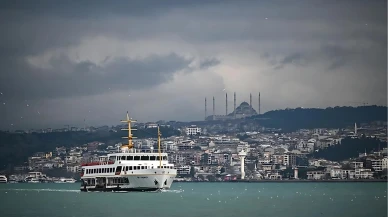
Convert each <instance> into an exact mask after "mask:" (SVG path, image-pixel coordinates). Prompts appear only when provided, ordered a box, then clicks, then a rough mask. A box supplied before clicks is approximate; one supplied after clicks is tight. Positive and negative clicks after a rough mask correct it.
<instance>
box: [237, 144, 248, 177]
mask: <svg viewBox="0 0 388 217" xmlns="http://www.w3.org/2000/svg"><path fill="white" fill-rule="evenodd" d="M238 156H239V157H240V164H241V179H245V168H244V166H245V157H246V156H247V153H246V152H245V151H244V150H241V151H240V152H239V153H238Z"/></svg>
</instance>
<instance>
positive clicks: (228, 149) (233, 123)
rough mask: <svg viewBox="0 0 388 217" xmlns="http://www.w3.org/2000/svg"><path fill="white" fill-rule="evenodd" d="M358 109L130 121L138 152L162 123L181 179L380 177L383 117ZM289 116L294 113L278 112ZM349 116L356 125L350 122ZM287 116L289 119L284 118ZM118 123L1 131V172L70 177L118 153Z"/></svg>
mask: <svg viewBox="0 0 388 217" xmlns="http://www.w3.org/2000/svg"><path fill="white" fill-rule="evenodd" d="M244 106H245V107H246V104H244V105H243V107H244ZM248 106H249V104H248ZM383 108H384V107H383ZM359 109H360V108H356V109H355V110H353V111H354V112H352V113H351V114H348V115H344V114H343V113H341V112H339V111H342V110H344V111H349V110H348V108H333V109H325V110H324V111H321V110H318V111H315V110H314V109H313V110H310V109H294V110H283V111H274V112H270V113H269V114H267V113H266V114H265V115H268V116H273V115H274V114H279V115H278V116H276V115H274V116H275V117H278V120H281V121H279V122H278V123H280V124H288V125H290V126H294V128H297V129H296V130H291V129H292V128H291V127H290V129H289V130H288V131H285V130H279V129H276V128H273V127H279V126H277V125H276V126H271V127H267V126H265V125H264V124H262V123H261V121H262V119H253V118H251V119H244V118H240V119H236V120H228V121H226V120H223V121H220V120H211V121H202V122H198V123H200V125H193V123H184V122H158V123H137V125H136V128H137V129H138V130H137V132H136V131H135V132H134V133H137V134H135V136H137V137H138V138H137V139H135V140H134V145H135V147H136V148H137V149H138V150H141V151H144V152H152V151H153V150H155V149H156V147H157V140H156V138H155V137H156V127H157V126H158V124H159V125H163V127H162V135H163V136H164V137H163V140H162V148H163V150H164V151H166V152H168V153H169V161H170V162H173V163H174V164H175V165H176V167H177V169H178V174H179V176H178V180H182V181H184V180H189V181H229V180H238V179H241V178H245V179H249V180H286V179H287V180H292V179H313V180H316V179H318V180H321V179H329V180H331V179H379V178H384V177H386V171H387V167H388V166H387V165H388V160H387V148H386V147H387V122H386V121H384V120H383V119H382V118H384V115H383V114H381V109H382V108H381V107H365V108H361V111H362V110H366V111H369V112H370V113H374V114H373V115H372V114H371V115H370V116H369V117H366V112H365V111H362V112H355V111H360V110H359ZM385 109H386V108H385ZM293 113H296V114H295V117H288V116H287V115H286V114H288V115H291V114H293ZM319 113H321V114H319ZM329 114H330V115H329ZM265 115H263V116H265ZM315 115H317V116H318V117H315ZM325 115H326V116H325ZM342 115H344V116H343V117H340V116H342ZM259 117H260V116H259ZM323 117H327V118H335V117H337V121H338V122H330V121H329V122H330V124H333V127H327V126H328V125H327V123H328V122H323V124H322V126H320V123H319V122H314V120H322V121H323ZM255 118H257V117H255ZM298 118H302V119H303V118H304V119H305V120H307V119H309V120H310V122H307V123H308V124H309V125H308V126H309V128H307V127H306V128H300V127H301V126H306V125H303V124H300V123H298V122H297V120H298ZM352 119H354V120H364V122H356V123H355V122H353V121H351V120H352ZM289 120H293V121H292V122H290V123H287V121H289ZM365 120H371V121H369V122H368V121H365ZM302 122H303V121H302ZM347 122H350V123H349V124H346V123H347ZM307 123H304V124H307ZM325 124H326V125H325ZM336 124H337V125H336ZM314 126H317V127H314ZM324 126H325V127H324ZM330 126H331V125H330ZM342 126H343V127H342ZM121 127H122V126H117V127H104V128H103V129H86V130H87V131H88V132H84V131H77V132H66V129H65V130H64V132H46V131H45V132H40V133H37V132H22V133H4V132H3V133H1V134H0V139H2V140H1V141H4V143H3V142H2V144H1V147H0V157H1V158H0V159H1V166H2V168H6V170H5V171H3V172H4V173H7V174H11V173H12V174H16V175H19V176H20V177H22V176H23V175H24V174H26V173H27V172H31V171H35V172H36V171H40V172H43V173H46V174H61V172H62V173H65V172H66V174H67V173H73V174H74V177H77V173H79V171H80V164H81V163H82V162H90V161H98V159H99V156H101V155H106V154H108V153H113V152H115V151H117V150H118V148H119V147H120V145H121V143H120V142H122V140H121V139H120V138H121V136H123V133H124V132H121V131H119V129H120V128H121ZM67 130H68V129H67ZM84 130H85V129H84ZM241 153H245V154H244V156H246V157H245V158H244V159H245V160H242V159H241V156H242V155H241ZM242 169H243V170H244V171H245V172H244V174H245V175H242V173H241V170H242Z"/></svg>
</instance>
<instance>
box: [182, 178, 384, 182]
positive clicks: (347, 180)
mask: <svg viewBox="0 0 388 217" xmlns="http://www.w3.org/2000/svg"><path fill="white" fill-rule="evenodd" d="M174 182H190V183H194V182H198V183H203V182H212V183H215V182H217V183H236V182H243V183H260V182H273V183H281V182H288V183H290V182H315V183H318V182H388V180H386V179H338V180H307V179H299V180H295V179H293V180H230V181H177V180H174Z"/></svg>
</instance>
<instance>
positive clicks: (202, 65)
mask: <svg viewBox="0 0 388 217" xmlns="http://www.w3.org/2000/svg"><path fill="white" fill-rule="evenodd" d="M220 63H221V61H220V60H219V59H216V58H211V59H205V60H202V61H201V62H200V64H199V68H200V69H208V68H210V67H212V66H216V65H218V64H220Z"/></svg>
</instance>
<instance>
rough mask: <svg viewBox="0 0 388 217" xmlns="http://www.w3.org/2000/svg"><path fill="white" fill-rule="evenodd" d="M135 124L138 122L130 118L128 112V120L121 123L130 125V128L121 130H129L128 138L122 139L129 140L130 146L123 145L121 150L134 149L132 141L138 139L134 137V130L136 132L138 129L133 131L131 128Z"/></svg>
mask: <svg viewBox="0 0 388 217" xmlns="http://www.w3.org/2000/svg"><path fill="white" fill-rule="evenodd" d="M134 122H136V121H134V120H132V119H130V118H129V115H128V111H127V119H126V120H121V123H127V124H128V128H127V129H121V130H128V136H124V137H121V138H123V139H128V144H127V145H122V146H121V148H124V147H127V148H128V149H131V148H133V141H132V139H134V138H136V137H133V134H132V130H136V129H132V128H131V123H134Z"/></svg>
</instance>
